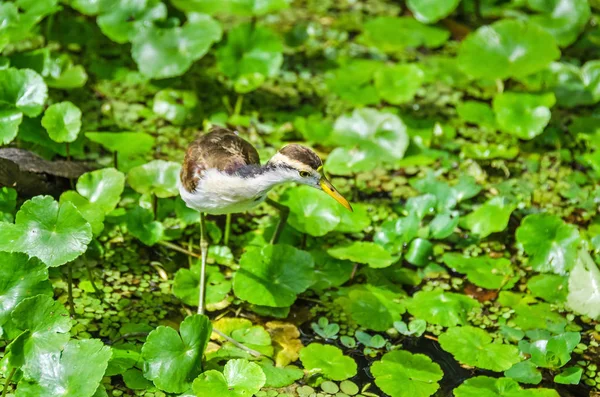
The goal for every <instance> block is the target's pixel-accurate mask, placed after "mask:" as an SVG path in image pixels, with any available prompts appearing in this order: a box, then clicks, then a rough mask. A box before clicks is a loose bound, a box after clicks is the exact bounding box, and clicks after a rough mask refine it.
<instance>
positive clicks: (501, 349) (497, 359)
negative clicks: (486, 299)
mask: <svg viewBox="0 0 600 397" xmlns="http://www.w3.org/2000/svg"><path fill="white" fill-rule="evenodd" d="M439 341H440V345H441V346H442V348H443V349H444V350H446V351H447V352H449V353H452V355H453V356H454V358H456V359H457V360H458V361H460V362H461V363H464V364H467V365H470V366H473V367H478V368H483V369H489V370H491V371H504V370H507V369H509V368H510V367H512V366H513V364H516V363H518V362H519V361H521V358H520V356H519V349H517V347H516V346H512V345H505V344H501V343H492V337H491V336H490V335H489V334H488V333H487V332H486V331H484V330H482V329H481V328H475V327H471V326H467V327H454V328H449V329H448V331H446V332H445V333H443V334H441V335H440V336H439Z"/></svg>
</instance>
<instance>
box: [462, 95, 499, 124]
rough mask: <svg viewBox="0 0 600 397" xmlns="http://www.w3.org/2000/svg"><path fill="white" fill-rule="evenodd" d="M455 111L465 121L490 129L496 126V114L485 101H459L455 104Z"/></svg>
mask: <svg viewBox="0 0 600 397" xmlns="http://www.w3.org/2000/svg"><path fill="white" fill-rule="evenodd" d="M456 113H458V116H459V117H460V118H461V119H462V120H463V121H465V122H466V123H469V124H477V125H479V126H481V127H486V128H491V129H493V128H495V127H496V116H495V115H494V112H493V111H492V108H491V107H490V105H488V104H487V103H484V102H478V101H465V102H460V103H459V104H458V105H457V106H456Z"/></svg>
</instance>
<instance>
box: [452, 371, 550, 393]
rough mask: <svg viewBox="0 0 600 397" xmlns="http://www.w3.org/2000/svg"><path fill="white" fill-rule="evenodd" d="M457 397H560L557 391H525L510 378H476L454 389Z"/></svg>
mask: <svg viewBox="0 0 600 397" xmlns="http://www.w3.org/2000/svg"><path fill="white" fill-rule="evenodd" d="M454 396H455V397H559V394H558V393H557V392H556V391H555V390H550V389H541V388H540V389H523V388H521V386H519V384H518V383H517V382H515V381H514V380H512V379H509V378H491V377H489V376H476V377H474V378H470V379H467V380H466V381H465V382H464V383H463V384H462V385H460V386H459V387H457V388H456V389H454Z"/></svg>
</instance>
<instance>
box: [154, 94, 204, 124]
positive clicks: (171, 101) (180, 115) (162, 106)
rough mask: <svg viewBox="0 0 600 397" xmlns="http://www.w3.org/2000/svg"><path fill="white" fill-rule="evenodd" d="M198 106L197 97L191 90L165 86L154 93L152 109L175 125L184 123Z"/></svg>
mask: <svg viewBox="0 0 600 397" xmlns="http://www.w3.org/2000/svg"><path fill="white" fill-rule="evenodd" d="M197 106H198V97H197V96H196V94H195V93H194V92H193V91H182V90H174V89H171V88H167V89H164V90H160V91H158V92H157V93H156V95H154V104H153V105H152V110H153V111H154V113H156V114H157V115H159V116H161V117H163V118H164V119H166V120H169V121H170V122H172V123H173V124H175V125H182V124H184V123H185V122H186V121H187V120H188V119H189V118H190V116H191V115H192V111H193V110H194V109H195V108H196V107H197Z"/></svg>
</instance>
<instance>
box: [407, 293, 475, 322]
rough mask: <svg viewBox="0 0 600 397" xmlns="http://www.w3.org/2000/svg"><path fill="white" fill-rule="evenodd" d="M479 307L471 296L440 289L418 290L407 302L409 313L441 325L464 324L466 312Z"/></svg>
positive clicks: (473, 310)
mask: <svg viewBox="0 0 600 397" xmlns="http://www.w3.org/2000/svg"><path fill="white" fill-rule="evenodd" d="M480 307H481V305H480V304H479V302H477V301H476V300H475V299H473V298H470V297H468V296H465V295H461V294H456V293H454V292H444V291H440V290H436V291H419V292H417V293H416V294H414V295H413V297H412V299H410V300H409V301H408V302H407V309H408V311H409V312H410V314H412V315H413V316H415V317H417V318H420V319H423V320H425V321H427V322H428V323H432V324H438V325H441V326H443V327H454V326H456V325H464V324H466V323H467V316H468V314H469V313H470V312H475V311H478V310H479V309H480Z"/></svg>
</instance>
